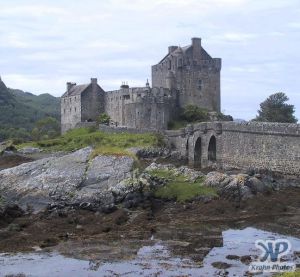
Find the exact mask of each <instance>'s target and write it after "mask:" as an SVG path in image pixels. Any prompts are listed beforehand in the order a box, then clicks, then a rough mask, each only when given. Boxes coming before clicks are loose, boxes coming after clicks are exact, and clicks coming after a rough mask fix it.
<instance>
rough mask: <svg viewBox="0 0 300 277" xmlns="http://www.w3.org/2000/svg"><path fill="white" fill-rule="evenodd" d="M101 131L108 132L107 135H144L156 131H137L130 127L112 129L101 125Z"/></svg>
mask: <svg viewBox="0 0 300 277" xmlns="http://www.w3.org/2000/svg"><path fill="white" fill-rule="evenodd" d="M99 130H100V131H103V132H106V133H130V134H144V133H153V132H156V130H151V129H136V128H129V127H112V126H107V125H103V124H100V125H99Z"/></svg>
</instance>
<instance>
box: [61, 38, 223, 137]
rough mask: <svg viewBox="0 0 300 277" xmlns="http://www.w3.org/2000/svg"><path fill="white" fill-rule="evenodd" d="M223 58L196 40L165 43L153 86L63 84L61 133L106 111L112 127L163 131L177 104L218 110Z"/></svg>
mask: <svg viewBox="0 0 300 277" xmlns="http://www.w3.org/2000/svg"><path fill="white" fill-rule="evenodd" d="M220 72H221V59H219V58H212V57H211V56H210V55H209V54H208V53H207V52H206V51H205V50H204V49H203V47H202V45H201V39H200V38H192V44H191V45H188V46H185V47H177V46H169V49H168V54H167V55H166V56H165V57H164V58H163V59H162V60H161V61H160V62H159V63H158V64H156V65H153V66H152V88H151V87H150V86H149V83H148V81H147V83H146V86H145V87H137V88H129V86H128V85H126V84H122V86H121V87H120V89H118V90H114V91H106V92H105V91H104V90H103V89H102V88H101V87H100V86H99V85H98V83H97V79H96V78H92V79H91V82H90V83H89V84H85V85H76V83H70V82H68V83H67V91H66V92H65V93H64V94H63V96H62V97H61V126H62V133H64V132H66V131H67V130H69V129H72V128H75V127H76V126H78V125H80V123H83V122H94V121H96V119H97V117H98V116H99V115H100V114H101V113H107V114H108V115H109V116H110V118H111V124H112V125H113V126H123V127H124V126H125V127H130V128H136V129H148V130H163V129H166V128H167V125H168V122H169V121H171V120H173V119H175V118H176V116H177V115H178V111H179V109H180V108H183V107H184V106H186V105H189V104H192V105H197V106H199V107H201V108H205V109H207V110H209V111H215V112H219V111H220V105H221V101H220Z"/></svg>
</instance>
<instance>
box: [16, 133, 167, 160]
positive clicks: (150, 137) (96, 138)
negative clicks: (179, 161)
mask: <svg viewBox="0 0 300 277" xmlns="http://www.w3.org/2000/svg"><path fill="white" fill-rule="evenodd" d="M162 144H163V140H162V138H161V137H160V136H159V135H157V134H151V133H147V134H129V133H119V134H110V133H105V132H101V131H98V130H95V129H93V128H78V129H73V130H70V131H69V132H67V133H66V134H64V135H62V136H61V137H59V138H56V139H51V140H42V141H37V142H30V143H24V144H20V145H18V146H17V147H18V148H23V147H25V146H32V147H39V148H41V149H43V150H45V151H48V152H56V151H66V152H69V151H74V150H78V149H80V148H83V147H87V146H93V147H94V152H93V154H92V156H94V157H95V156H97V155H100V154H107V155H109V154H114V155H131V154H130V153H129V152H128V151H127V150H126V149H128V148H131V147H150V146H160V145H162Z"/></svg>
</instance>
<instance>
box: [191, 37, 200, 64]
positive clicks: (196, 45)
mask: <svg viewBox="0 0 300 277" xmlns="http://www.w3.org/2000/svg"><path fill="white" fill-rule="evenodd" d="M192 46H193V60H194V61H199V60H200V59H201V38H192Z"/></svg>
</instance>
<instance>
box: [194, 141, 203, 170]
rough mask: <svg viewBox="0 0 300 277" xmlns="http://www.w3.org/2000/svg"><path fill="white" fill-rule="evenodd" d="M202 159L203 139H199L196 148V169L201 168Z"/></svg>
mask: <svg viewBox="0 0 300 277" xmlns="http://www.w3.org/2000/svg"><path fill="white" fill-rule="evenodd" d="M201 159H202V142H201V137H198V138H197V140H196V143H195V148H194V167H201Z"/></svg>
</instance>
